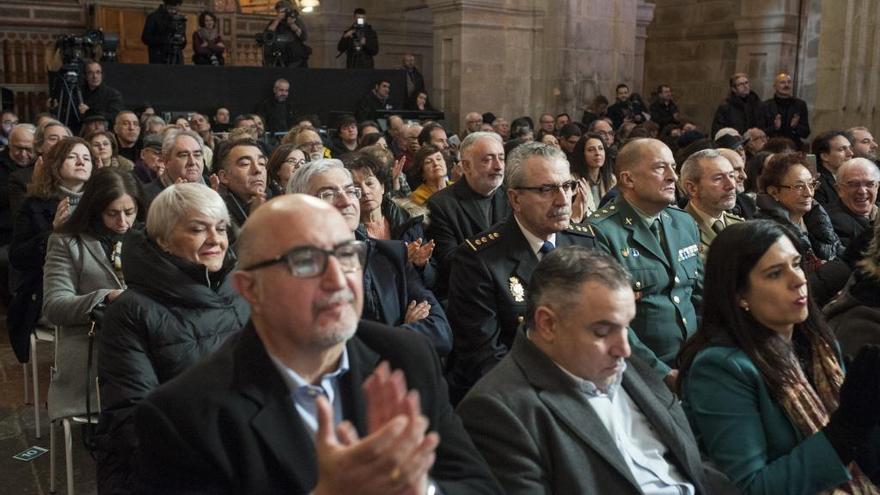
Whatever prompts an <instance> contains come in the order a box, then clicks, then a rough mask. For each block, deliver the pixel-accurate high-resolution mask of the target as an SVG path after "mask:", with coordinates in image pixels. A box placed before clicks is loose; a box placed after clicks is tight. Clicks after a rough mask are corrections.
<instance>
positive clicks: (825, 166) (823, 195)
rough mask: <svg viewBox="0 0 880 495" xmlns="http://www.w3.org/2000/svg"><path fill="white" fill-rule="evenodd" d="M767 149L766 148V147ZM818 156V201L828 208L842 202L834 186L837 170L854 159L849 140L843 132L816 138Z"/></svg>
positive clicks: (812, 149)
mask: <svg viewBox="0 0 880 495" xmlns="http://www.w3.org/2000/svg"><path fill="white" fill-rule="evenodd" d="M765 149H766V146H765ZM811 151H812V152H813V155H815V156H816V162H817V163H816V168H817V169H819V170H818V171H819V188H818V189H816V201H818V202H819V204H821V205H824V206H828V205H830V204H832V203H837V202H839V201H840V197H839V196H838V195H837V191H836V190H835V189H834V184H835V182H837V181H836V179H835V177H836V176H837V169H839V168H840V166H841V165H843V164H844V163H845V162H848V161H850V160H851V159H852V157H853V152H852V146H851V143H850V142H849V138H848V137H847V135H846V133H845V132H843V131H828V132H824V133H822V134H819V135H818V136H816V138H815V139H813V144H812V146H811Z"/></svg>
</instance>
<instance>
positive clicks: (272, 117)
mask: <svg viewBox="0 0 880 495" xmlns="http://www.w3.org/2000/svg"><path fill="white" fill-rule="evenodd" d="M255 112H256V113H257V114H259V115H260V116H262V117H263V120H264V121H265V122H266V131H267V132H287V131H289V130H290V128H291V127H293V124H295V123H296V110H295V109H294V108H293V100H291V99H290V98H287V99H286V100H284V101H277V100H276V99H275V97H274V96H270V97H268V98H266V99H265V100H263V101H261V102H260V104H259V105H257V108H256V110H255Z"/></svg>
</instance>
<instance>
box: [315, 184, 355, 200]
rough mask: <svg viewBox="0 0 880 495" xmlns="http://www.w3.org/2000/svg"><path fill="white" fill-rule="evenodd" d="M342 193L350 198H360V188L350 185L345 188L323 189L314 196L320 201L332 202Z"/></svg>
mask: <svg viewBox="0 0 880 495" xmlns="http://www.w3.org/2000/svg"><path fill="white" fill-rule="evenodd" d="M342 195H345V196H348V197H349V198H350V199H361V188H359V187H357V186H350V187H346V188H345V189H324V190H323V191H321V192H319V193H318V194H316V195H315V196H317V197H318V198H319V199H321V201H325V202H327V203H332V202H334V201H336V199H337V198H339V197H340V196H342Z"/></svg>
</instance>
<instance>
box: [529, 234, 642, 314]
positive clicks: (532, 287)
mask: <svg viewBox="0 0 880 495" xmlns="http://www.w3.org/2000/svg"><path fill="white" fill-rule="evenodd" d="M586 282H597V283H600V284H602V285H604V286H605V287H607V288H609V289H612V290H619V289H623V288H629V287H630V276H629V274H628V273H627V271H626V270H625V269H624V268H623V267H622V266H620V264H619V263H618V262H617V261H615V260H614V258H612V257H611V256H609V255H607V254H605V253H602V252H599V251H597V250H593V249H587V248H585V247H582V246H566V247H561V248H558V249H554V250H553V251H551V252H549V253H547V254H545V255H544V257H543V258H541V262H540V263H538V266H537V267H536V268H535V271H534V272H532V277H531V278H530V279H529V290H528V291H526V321H528V322H533V321H534V318H535V311H536V310H537V309H538V307H539V306H546V305H547V304H548V303H550V302H551V301H552V302H553V303H555V304H566V302H567V301H568V300H569V299H572V298H574V297H577V294H578V293H579V292H580V289H581V286H582V285H583V284H585V283H586ZM580 302H582V301H580ZM574 304H576V303H574V302H573V303H572V306H573V305H574Z"/></svg>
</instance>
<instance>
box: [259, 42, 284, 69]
mask: <svg viewBox="0 0 880 495" xmlns="http://www.w3.org/2000/svg"><path fill="white" fill-rule="evenodd" d="M263 67H285V64H284V52H283V51H282V49H281V46H280V45H279V44H278V43H277V42H275V43H272V44H271V45H266V46H265V47H264V48H263Z"/></svg>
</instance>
